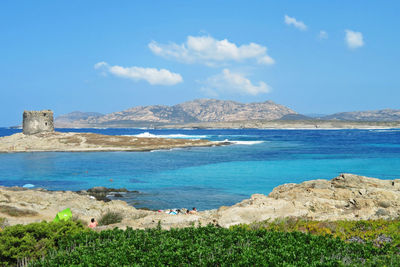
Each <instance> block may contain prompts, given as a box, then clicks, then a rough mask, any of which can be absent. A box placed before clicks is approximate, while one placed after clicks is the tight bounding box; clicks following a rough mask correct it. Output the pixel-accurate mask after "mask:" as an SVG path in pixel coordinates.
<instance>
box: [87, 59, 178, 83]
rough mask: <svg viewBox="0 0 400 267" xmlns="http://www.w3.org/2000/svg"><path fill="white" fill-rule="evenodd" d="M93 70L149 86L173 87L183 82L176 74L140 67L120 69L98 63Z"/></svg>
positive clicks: (164, 70) (104, 63)
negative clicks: (100, 70)
mask: <svg viewBox="0 0 400 267" xmlns="http://www.w3.org/2000/svg"><path fill="white" fill-rule="evenodd" d="M94 68H95V69H103V68H104V69H105V70H106V71H107V72H108V73H111V74H113V75H114V76H117V77H122V78H128V79H131V80H134V81H139V80H145V81H147V82H148V83H149V84H151V85H175V84H178V83H181V82H182V81H183V79H182V76H181V75H180V74H178V73H173V72H170V71H169V70H166V69H155V68H142V67H121V66H118V65H115V66H110V65H108V64H107V63H106V62H104V61H103V62H99V63H96V64H95V65H94Z"/></svg>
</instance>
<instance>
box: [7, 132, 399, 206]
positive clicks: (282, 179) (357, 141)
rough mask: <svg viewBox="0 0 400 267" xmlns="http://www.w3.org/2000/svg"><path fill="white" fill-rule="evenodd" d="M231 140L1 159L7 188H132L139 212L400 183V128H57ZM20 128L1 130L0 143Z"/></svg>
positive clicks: (131, 200) (10, 155)
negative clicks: (306, 189) (314, 184)
mask: <svg viewBox="0 0 400 267" xmlns="http://www.w3.org/2000/svg"><path fill="white" fill-rule="evenodd" d="M56 130H57V131H60V132H92V133H99V134H105V135H128V136H143V137H159V138H162V137H165V138H185V139H208V140H213V141H230V142H232V145H227V146H215V147H197V148H183V149H171V150H154V151H149V152H32V153H0V185H1V186H27V187H29V186H30V187H33V188H46V189H48V190H72V191H77V190H86V189H89V188H92V187H94V186H105V187H111V188H127V189H128V190H131V191H137V192H130V193H126V194H122V197H120V198H117V197H113V196H110V198H112V199H121V200H124V201H127V202H128V203H129V204H130V205H133V206H135V207H137V208H148V209H152V210H158V209H170V208H192V207H196V208H198V209H199V210H208V209H216V208H218V207H220V206H229V205H233V204H235V203H238V202H240V201H242V200H244V199H246V198H249V197H250V196H251V195H252V194H255V193H261V194H268V193H270V192H271V191H272V189H273V188H274V187H276V186H278V185H282V184H285V183H301V182H303V181H306V180H312V179H332V178H334V177H336V176H338V175H339V174H340V173H353V174H358V175H364V176H370V177H376V178H381V179H396V178H397V179H398V178H400V129H381V130H379V129H366V130H356V129H352V130H334V129H330V130H323V129H312V130H298V129H293V130H292V129H285V130H278V129H276V130H275V129H273V130H262V129H210V130H202V129H195V130H192V129H131V128H130V129H110V128H108V129H56ZM20 131H21V130H19V129H9V128H0V136H7V135H11V134H14V133H17V132H20Z"/></svg>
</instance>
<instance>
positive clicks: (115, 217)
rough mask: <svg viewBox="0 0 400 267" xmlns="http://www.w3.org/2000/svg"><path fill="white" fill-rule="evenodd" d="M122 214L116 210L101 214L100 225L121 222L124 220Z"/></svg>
mask: <svg viewBox="0 0 400 267" xmlns="http://www.w3.org/2000/svg"><path fill="white" fill-rule="evenodd" d="M122 218H123V216H122V214H121V213H120V212H116V211H107V212H106V213H104V214H103V215H101V217H100V219H99V225H109V224H114V223H119V222H121V221H122Z"/></svg>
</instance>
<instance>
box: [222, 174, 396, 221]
mask: <svg viewBox="0 0 400 267" xmlns="http://www.w3.org/2000/svg"><path fill="white" fill-rule="evenodd" d="M219 214H220V220H219V222H220V224H221V225H224V226H229V225H233V224H238V223H251V222H253V221H261V220H266V219H275V218H279V217H287V216H291V217H305V218H310V219H314V220H361V219H363V220H367V219H377V218H389V217H398V216H399V215H400V179H396V180H380V179H376V178H368V177H364V176H358V175H353V174H341V175H340V176H338V177H336V178H334V179H332V180H330V181H328V180H312V181H307V182H303V183H301V184H284V185H281V186H278V187H276V188H274V190H273V191H272V192H271V193H270V194H269V195H268V196H264V195H259V194H256V195H253V196H252V197H251V198H250V199H248V200H244V201H243V202H241V203H239V204H236V205H234V206H232V207H230V208H226V209H223V210H221V211H219Z"/></svg>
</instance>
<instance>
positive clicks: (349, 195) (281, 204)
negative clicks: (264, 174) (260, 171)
mask: <svg viewBox="0 0 400 267" xmlns="http://www.w3.org/2000/svg"><path fill="white" fill-rule="evenodd" d="M111 190H113V192H114V191H118V189H111ZM88 191H89V190H88ZM100 191H103V190H100ZM90 193H93V192H90V191H89V192H80V193H77V192H70V191H65V192H63V191H47V190H45V189H26V188H20V187H0V217H3V218H6V219H7V221H8V224H10V225H14V224H19V223H23V224H27V223H31V222H38V221H42V220H47V221H51V220H52V219H53V218H54V217H55V215H56V213H57V212H59V211H61V210H63V209H65V208H70V209H71V210H72V213H73V214H74V216H75V217H77V218H79V219H81V220H84V221H88V220H89V219H90V218H92V217H94V218H99V217H100V216H101V215H102V214H104V213H105V212H107V211H114V212H119V213H120V214H122V216H123V220H122V222H121V223H118V224H114V225H111V226H107V227H119V228H126V227H127V226H129V227H132V228H135V229H144V228H152V227H156V226H157V224H158V223H159V222H160V223H161V226H162V227H163V228H166V229H169V228H171V227H188V226H191V225H193V224H195V225H197V224H201V225H207V224H210V223H211V224H215V225H219V226H221V227H229V226H232V225H237V224H242V223H245V224H249V223H253V222H260V221H265V220H273V219H277V218H284V217H297V218H308V219H313V220H328V221H333V220H368V219H378V218H384V219H388V218H395V217H398V216H400V179H395V180H381V179H376V178H369V177H364V176H358V175H354V174H341V175H340V176H338V177H336V178H334V179H332V180H312V181H306V182H303V183H300V184H284V185H281V186H278V187H276V188H275V189H274V190H273V191H272V192H271V193H270V194H269V195H268V196H266V195H262V194H254V195H252V196H251V198H250V199H246V200H243V201H242V202H240V203H237V204H235V205H233V206H230V207H225V206H223V207H220V208H219V209H216V210H206V211H200V212H198V213H197V214H193V215H183V214H180V215H169V214H166V213H162V212H156V211H148V210H140V209H136V208H134V207H132V206H129V205H128V204H127V203H126V202H124V201H121V200H112V201H107V202H104V201H99V200H96V197H94V196H92V195H90Z"/></svg>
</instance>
